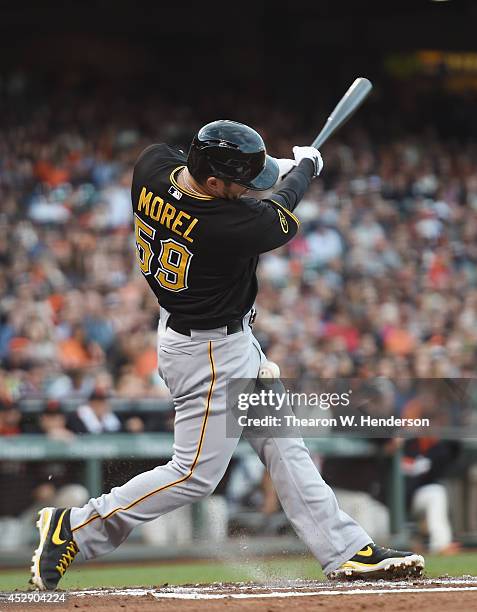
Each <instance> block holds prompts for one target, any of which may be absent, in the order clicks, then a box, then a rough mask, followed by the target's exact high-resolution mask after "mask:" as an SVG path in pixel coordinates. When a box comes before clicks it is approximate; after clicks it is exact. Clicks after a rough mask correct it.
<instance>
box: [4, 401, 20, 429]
mask: <svg viewBox="0 0 477 612" xmlns="http://www.w3.org/2000/svg"><path fill="white" fill-rule="evenodd" d="M21 418H22V415H21V412H20V410H19V409H18V406H16V405H15V404H14V403H13V402H10V401H9V400H5V399H1V398H0V436H16V435H18V434H19V433H21V427H20V421H21Z"/></svg>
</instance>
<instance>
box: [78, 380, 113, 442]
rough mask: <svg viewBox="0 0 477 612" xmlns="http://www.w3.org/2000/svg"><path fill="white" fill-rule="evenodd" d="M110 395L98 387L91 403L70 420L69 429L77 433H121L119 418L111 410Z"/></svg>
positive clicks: (92, 395) (82, 407)
mask: <svg viewBox="0 0 477 612" xmlns="http://www.w3.org/2000/svg"><path fill="white" fill-rule="evenodd" d="M109 400H110V393H109V392H108V391H107V389H103V388H101V387H96V388H95V389H94V391H93V393H92V394H91V397H90V399H89V402H88V403H87V404H83V405H82V406H80V407H79V408H78V409H77V410H76V412H75V413H73V414H71V415H70V416H69V418H68V428H69V429H70V430H71V431H74V432H75V433H79V434H84V433H95V434H99V433H116V432H119V431H121V429H122V425H121V421H120V420H119V418H118V417H117V416H116V415H115V414H114V412H113V411H112V410H111V403H110V401H109Z"/></svg>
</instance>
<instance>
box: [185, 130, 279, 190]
mask: <svg viewBox="0 0 477 612" xmlns="http://www.w3.org/2000/svg"><path fill="white" fill-rule="evenodd" d="M187 168H188V170H189V172H190V173H191V175H192V176H193V178H194V179H195V180H196V181H199V182H202V181H203V180H204V179H206V178H207V177H209V176H215V177H217V178H220V179H225V180H229V181H232V182H234V183H238V184H239V185H243V186H244V187H248V188H249V189H254V190H257V191H264V190H266V189H270V187H272V186H273V185H274V184H275V183H276V182H277V179H278V173H279V169H278V164H277V162H276V161H275V160H274V159H273V157H270V155H267V151H266V149H265V143H264V142H263V138H262V137H261V136H260V134H259V133H258V132H256V131H255V130H253V129H252V128H251V127H248V125H244V124H243V123H237V122H236V121H226V120H220V121H213V122H212V123H208V124H207V125H204V127H203V128H201V129H200V130H199V132H198V133H197V134H196V136H195V137H194V140H193V141H192V144H191V147H190V149H189V155H188V157H187Z"/></svg>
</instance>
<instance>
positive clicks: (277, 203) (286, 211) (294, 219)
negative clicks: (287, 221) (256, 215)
mask: <svg viewBox="0 0 477 612" xmlns="http://www.w3.org/2000/svg"><path fill="white" fill-rule="evenodd" d="M265 199H266V200H268V201H269V202H273V203H274V204H276V205H277V206H279V207H280V208H281V210H283V212H285V213H287V215H290V217H291V218H292V219H293V221H295V223H296V224H297V225H298V227H300V220H299V219H298V217H297V216H296V215H294V214H293V213H292V211H291V210H288V208H286V206H283V204H280V202H277V201H276V200H272V198H265Z"/></svg>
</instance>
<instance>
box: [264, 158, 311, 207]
mask: <svg viewBox="0 0 477 612" xmlns="http://www.w3.org/2000/svg"><path fill="white" fill-rule="evenodd" d="M314 171H315V168H314V164H313V162H312V161H311V160H310V159H302V160H301V162H300V163H299V164H298V166H296V167H295V168H293V170H292V171H291V172H290V173H289V174H288V176H287V177H286V178H285V179H284V180H283V181H282V183H281V185H280V189H279V190H278V191H276V192H275V193H273V194H272V195H271V196H270V198H267V199H269V200H275V201H277V202H279V203H280V204H281V205H282V206H284V207H285V208H288V210H294V209H295V208H296V207H297V205H298V202H299V201H300V200H301V199H302V198H303V196H304V195H305V192H306V190H307V189H308V187H309V186H310V183H311V181H312V180H313V176H314Z"/></svg>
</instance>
